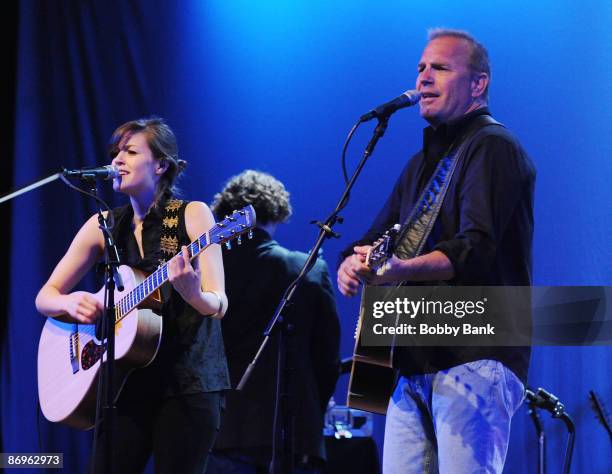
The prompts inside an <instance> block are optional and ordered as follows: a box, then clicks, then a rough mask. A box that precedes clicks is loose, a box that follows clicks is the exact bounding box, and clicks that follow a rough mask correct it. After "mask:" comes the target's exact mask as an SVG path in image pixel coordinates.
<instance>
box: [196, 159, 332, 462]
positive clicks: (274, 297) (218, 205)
mask: <svg viewBox="0 0 612 474" xmlns="http://www.w3.org/2000/svg"><path fill="white" fill-rule="evenodd" d="M248 204H251V205H252V206H253V207H254V208H255V212H256V214H257V228H256V229H255V230H254V235H253V239H251V240H247V239H243V240H242V245H241V246H234V248H233V249H232V250H229V251H226V250H224V254H223V262H224V265H225V272H226V273H225V275H226V292H227V295H228V299H229V300H230V302H231V304H230V307H229V309H228V312H227V314H226V317H225V318H224V319H223V321H222V327H223V339H224V342H225V347H226V353H227V358H228V363H229V369H230V378H231V383H232V387H236V385H237V384H238V382H239V381H240V378H241V377H242V374H243V373H244V371H245V369H246V368H247V365H248V364H249V363H250V362H251V360H252V359H253V357H254V355H255V353H256V351H257V349H258V348H259V345H260V344H261V342H262V339H263V337H262V333H263V332H264V330H265V329H266V326H267V323H268V322H269V320H270V318H271V317H272V315H273V314H274V311H275V309H276V307H277V306H278V303H279V301H280V299H281V297H282V295H283V293H284V291H285V290H286V288H287V286H288V285H289V284H290V283H291V282H292V281H293V280H294V279H295V278H296V277H297V275H298V273H299V271H300V269H301V267H302V265H303V264H304V262H305V260H306V254H304V253H302V252H296V251H291V250H288V249H286V248H284V247H282V246H281V245H279V244H278V243H277V242H276V241H274V240H272V236H273V235H274V232H275V231H276V228H277V226H278V225H279V224H281V223H284V222H286V221H287V219H288V218H289V217H290V216H291V204H290V201H289V192H287V190H286V189H285V186H284V185H283V183H281V182H280V181H278V180H277V179H275V178H274V177H273V176H271V175H269V174H267V173H262V172H259V171H253V170H246V171H244V172H242V173H240V174H239V175H237V176H234V177H232V178H231V179H230V180H229V181H228V183H227V184H226V185H225V187H224V189H223V191H222V192H220V193H219V194H217V195H216V196H215V201H214V203H213V204H212V209H213V212H214V213H215V214H216V215H217V217H218V218H221V217H223V216H225V215H226V214H230V213H231V212H232V211H233V210H234V209H239V208H241V207H243V206H246V205H248ZM285 316H286V318H287V320H288V322H290V323H291V324H292V326H293V331H292V335H291V337H290V338H289V341H288V348H289V350H290V353H289V354H288V360H290V361H291V364H292V367H293V371H292V376H291V377H290V379H289V383H290V392H291V394H292V399H291V401H290V403H292V405H291V406H292V410H293V414H294V447H295V449H294V452H295V454H296V462H295V467H296V470H295V472H300V473H310V472H312V473H314V472H317V469H318V468H319V467H320V466H321V465H322V463H323V461H324V459H325V450H324V444H323V416H324V413H325V408H326V406H327V402H328V400H329V398H330V397H331V395H332V394H333V391H334V387H335V384H336V380H337V377H338V369H339V339H340V327H339V321H338V315H337V313H336V304H335V301H334V296H333V288H332V282H331V279H330V277H329V272H328V269H327V265H326V263H325V262H324V261H323V259H321V258H319V259H318V260H317V262H316V264H315V266H314V268H313V269H312V270H311V271H310V272H309V273H308V275H307V277H306V280H305V281H304V282H303V284H302V286H301V287H300V288H299V289H298V290H297V291H296V293H295V296H294V299H293V304H292V305H291V307H290V308H288V309H287V310H286V312H285ZM276 349H277V343H276V339H273V340H272V341H271V344H268V346H267V348H266V350H265V351H264V353H263V355H262V357H261V358H260V360H259V363H258V365H257V367H256V368H255V370H254V371H253V373H252V375H251V378H250V379H249V382H248V383H247V384H246V386H245V388H244V390H242V391H240V392H237V391H231V392H229V393H228V397H227V407H226V411H225V414H224V417H223V420H222V423H221V429H220V432H219V436H218V438H217V443H216V445H215V450H214V456H212V459H211V461H210V464H209V466H208V471H207V472H208V473H213V474H214V473H226V472H240V473H242V472H244V473H247V472H248V473H260V472H268V466H269V463H270V461H271V444H272V431H273V427H272V425H273V418H274V394H275V389H276V352H277V351H276Z"/></svg>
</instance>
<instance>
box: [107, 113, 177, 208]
mask: <svg viewBox="0 0 612 474" xmlns="http://www.w3.org/2000/svg"><path fill="white" fill-rule="evenodd" d="M139 132H142V133H144V134H145V136H146V139H147V144H148V145H149V148H150V149H151V152H152V153H153V157H154V158H155V159H156V160H158V161H161V162H166V163H167V164H168V169H167V170H166V172H165V173H164V174H163V175H162V176H161V178H160V179H159V182H158V183H157V189H156V190H155V205H156V206H157V205H158V204H160V203H161V202H163V201H165V200H167V199H170V198H172V197H175V196H176V195H177V194H179V189H178V188H177V187H176V182H177V180H178V178H179V176H180V175H181V173H182V172H183V170H184V169H185V167H186V166H187V162H186V161H185V160H181V159H179V157H178V145H177V143H176V137H175V135H174V132H173V131H172V129H171V128H170V127H169V126H168V125H167V124H166V122H164V119H162V118H160V117H149V118H142V119H138V120H132V121H130V122H126V123H124V124H123V125H120V126H119V127H117V129H116V130H115V131H114V132H113V135H112V136H111V138H110V141H109V144H108V154H109V155H110V157H111V159H112V158H114V157H115V156H117V154H118V153H119V147H120V146H121V145H122V144H123V143H124V142H125V141H126V140H129V137H130V136H131V135H133V134H134V133H139Z"/></svg>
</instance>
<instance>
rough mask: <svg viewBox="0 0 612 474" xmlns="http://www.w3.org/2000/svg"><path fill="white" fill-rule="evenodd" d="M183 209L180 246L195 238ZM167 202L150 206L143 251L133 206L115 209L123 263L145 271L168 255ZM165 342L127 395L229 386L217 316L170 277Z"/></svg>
mask: <svg viewBox="0 0 612 474" xmlns="http://www.w3.org/2000/svg"><path fill="white" fill-rule="evenodd" d="M187 204H188V202H182V204H181V206H180V208H179V211H178V218H179V222H178V226H177V228H176V237H177V238H178V245H179V249H180V246H182V245H188V244H189V243H190V238H189V236H188V235H187V229H186V227H185V208H186V206H187ZM163 209H164V205H163V204H162V205H161V206H160V209H159V210H157V209H151V210H150V211H149V213H148V214H147V215H146V217H145V219H144V222H143V226H142V248H143V253H144V258H142V257H141V256H140V252H139V250H138V244H137V242H136V238H135V237H134V230H133V224H132V221H133V215H134V214H133V209H132V206H131V205H126V206H123V207H120V208H116V209H113V214H114V216H115V227H114V229H113V236H114V237H115V241H116V243H117V247H118V249H119V257H120V259H121V264H123V265H129V266H131V267H134V268H138V269H140V270H143V271H145V272H152V271H154V270H155V269H156V268H157V267H158V266H159V264H160V260H161V259H162V258H163V253H162V251H161V250H160V237H161V233H162V219H163V212H164V211H163ZM161 291H162V296H163V299H164V305H163V308H162V317H163V331H162V342H161V346H160V349H159V352H158V354H157V356H156V357H155V360H154V361H153V363H151V364H150V365H149V366H148V367H145V368H143V369H138V370H136V371H135V372H134V373H133V374H132V375H130V377H129V378H128V382H127V384H126V387H125V389H124V394H123V395H122V398H131V397H142V396H144V395H145V394H146V395H147V396H148V397H149V396H151V395H156V396H172V395H177V394H187V393H197V392H213V391H218V390H224V389H227V388H229V386H230V384H229V375H228V370H227V362H226V359H225V350H224V347H223V338H222V335H221V324H220V321H219V320H218V319H212V318H209V317H206V316H202V315H200V314H199V313H198V312H197V311H196V310H195V309H194V308H192V307H191V306H190V305H189V304H187V303H186V302H185V301H184V300H183V298H181V296H180V295H179V294H178V293H177V292H176V291H175V290H174V289H173V288H172V286H171V285H170V283H169V282H167V283H165V284H164V285H163V286H162V287H161Z"/></svg>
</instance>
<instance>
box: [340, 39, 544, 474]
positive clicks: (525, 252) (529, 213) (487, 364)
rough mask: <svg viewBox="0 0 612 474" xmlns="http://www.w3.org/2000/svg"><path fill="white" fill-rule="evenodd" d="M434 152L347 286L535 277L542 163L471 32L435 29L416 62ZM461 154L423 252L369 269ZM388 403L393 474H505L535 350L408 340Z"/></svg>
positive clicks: (399, 186)
mask: <svg viewBox="0 0 612 474" xmlns="http://www.w3.org/2000/svg"><path fill="white" fill-rule="evenodd" d="M417 73H418V75H417V80H416V87H417V90H418V91H419V92H420V93H421V94H422V96H421V97H422V98H421V101H420V103H419V106H420V114H421V116H422V117H423V118H424V119H425V120H426V121H427V122H428V123H429V126H428V127H427V128H425V130H424V134H423V148H422V150H421V151H419V152H418V153H417V154H416V155H414V156H413V157H412V159H410V160H409V161H408V163H407V165H406V167H405V168H404V170H403V171H402V174H401V175H400V177H399V179H398V180H397V182H396V184H395V186H394V188H393V190H392V192H391V194H390V196H389V198H388V200H387V201H386V203H385V205H384V207H383V208H382V210H381V211H380V212H379V214H378V216H377V217H376V219H375V220H374V223H373V225H372V227H371V228H370V230H369V231H368V232H367V234H366V235H365V236H364V238H363V239H362V240H360V241H358V242H356V243H355V244H354V245H353V246H351V247H349V248H348V249H347V250H346V251H345V252H344V253H343V256H344V257H345V258H344V260H343V262H342V264H341V265H340V267H339V269H338V288H339V290H340V292H341V293H342V294H343V295H345V296H353V295H355V294H357V292H358V291H359V287H360V284H361V283H362V282H365V283H368V284H381V283H390V282H409V284H428V285H436V284H450V285H483V286H497V285H513V286H528V285H530V284H531V247H532V235H533V193H534V182H535V170H534V168H533V165H532V163H531V161H530V160H529V158H528V157H527V155H526V153H525V151H524V150H523V149H522V147H521V145H520V144H519V142H518V141H517V139H516V138H515V137H514V136H513V135H512V134H511V133H510V132H509V131H508V130H507V129H506V128H505V127H504V126H503V125H501V124H499V123H498V122H496V121H495V120H493V119H492V118H491V116H490V112H489V109H488V107H487V106H488V89H489V83H490V79H491V72H490V66H489V59H488V53H487V51H486V49H485V48H484V46H483V45H481V44H480V43H478V42H477V41H476V40H475V39H474V38H473V37H472V36H471V35H470V34H469V33H467V32H464V31H458V30H446V29H435V30H432V31H430V33H429V41H428V43H427V45H426V47H425V49H424V51H423V54H422V56H421V59H420V61H419V64H418V66H417ZM449 156H455V157H456V160H457V161H456V169H455V171H454V174H453V175H452V179H451V180H450V182H449V184H448V191H447V193H446V196H445V197H444V198H443V200H442V203H441V207H440V211H439V215H438V216H437V218H436V219H435V221H434V225H433V228H432V230H431V232H430V233H429V235H428V237H427V240H426V243H425V246H424V248H423V250H422V251H421V252H420V253H419V254H418V256H415V257H414V258H398V257H397V256H393V257H392V258H391V259H390V261H389V262H388V264H387V265H386V271H385V272H384V274H383V275H376V274H375V273H373V272H372V270H371V269H370V268H368V267H367V266H366V265H365V263H364V262H365V256H366V253H367V251H368V248H369V246H370V245H371V244H372V242H374V240H376V239H377V238H378V237H379V236H380V235H381V234H382V233H383V232H384V231H385V230H387V229H388V228H390V227H391V226H392V225H393V224H395V223H400V224H404V225H405V224H406V223H407V220H409V217H410V214H411V211H412V210H413V208H414V206H415V204H416V202H417V200H418V199H419V197H420V196H421V195H422V193H423V191H424V190H426V188H427V186H428V185H429V182H430V179H431V178H432V176H434V174H435V173H437V172H438V169H439V168H438V164H439V163H440V161H441V160H444V159H446V158H447V157H449ZM394 364H395V366H396V368H398V369H399V372H400V378H399V380H398V383H397V385H396V387H395V391H394V393H393V396H392V398H391V400H390V401H389V406H388V410H387V420H386V426H385V445H384V455H383V470H384V472H385V473H402V474H403V473H417V472H418V473H423V472H428V473H434V472H441V473H449V472H453V473H475V472H496V473H501V472H502V469H503V465H504V461H505V458H506V453H507V448H508V439H509V435H510V420H511V417H512V415H513V414H514V413H515V411H516V410H517V408H518V407H519V405H520V404H521V402H522V400H523V396H524V384H525V383H526V380H527V369H528V364H529V348H525V347H420V348H410V347H401V348H396V349H395V354H394Z"/></svg>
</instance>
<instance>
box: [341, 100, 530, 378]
mask: <svg viewBox="0 0 612 474" xmlns="http://www.w3.org/2000/svg"><path fill="white" fill-rule="evenodd" d="M485 114H489V111H488V109H486V108H482V109H478V110H475V111H473V112H471V113H469V114H466V115H465V116H463V117H461V118H459V119H458V120H455V121H453V122H449V123H448V124H443V125H441V126H439V127H437V128H436V129H433V128H432V127H427V128H426V129H425V130H424V133H423V149H422V150H421V151H419V152H418V153H417V154H416V155H414V156H413V157H412V158H411V159H410V160H409V162H408V163H407V165H406V167H405V168H404V170H403V171H402V173H401V175H400V177H399V178H398V180H397V182H396V184H395V186H394V188H393V190H392V191H391V194H390V196H389V198H388V199H387V201H386V203H385V205H384V206H383V208H382V209H381V211H380V212H379V214H378V216H377V217H376V219H375V220H374V223H373V224H372V226H371V227H370V229H369V230H368V232H367V233H366V235H365V236H364V238H363V239H361V240H360V241H358V242H356V243H354V244H351V246H349V247H347V249H346V250H345V251H344V252H343V253H342V256H343V257H346V256H347V255H350V254H351V253H352V248H353V246H354V245H359V244H365V243H371V242H373V241H374V240H376V239H377V238H378V237H379V236H380V235H381V234H382V233H384V231H385V230H387V229H389V228H390V227H391V226H393V225H394V224H396V223H400V224H403V223H404V222H405V221H406V219H407V218H408V216H409V214H410V212H411V210H412V208H413V207H414V205H415V203H416V201H417V200H418V198H419V196H420V194H421V192H422V191H423V188H424V186H425V184H426V183H427V181H428V179H429V177H430V176H431V175H432V173H433V171H434V169H435V167H436V165H437V163H438V162H439V160H440V159H441V158H442V157H443V156H445V155H446V154H447V153H448V152H449V151H450V149H451V148H455V147H456V146H458V145H459V142H460V141H461V138H462V137H463V134H464V133H465V132H466V130H468V128H469V127H471V126H472V125H473V124H474V119H475V118H476V117H478V116H480V115H485ZM534 184H535V169H534V167H533V164H532V163H531V161H530V159H529V157H528V156H527V154H526V153H525V151H524V150H523V148H522V147H521V145H520V143H519V142H518V141H517V139H516V138H515V137H514V136H513V135H512V134H511V133H510V132H509V131H508V130H507V129H506V128H505V127H502V126H499V125H488V126H486V128H485V129H483V130H482V131H481V132H479V135H478V138H477V139H476V140H474V141H473V142H472V143H471V145H470V146H469V147H468V148H467V150H466V153H465V156H464V159H463V160H462V161H461V162H460V163H459V164H458V168H457V170H456V171H455V175H454V176H453V179H452V181H451V183H450V185H449V188H448V192H447V195H446V198H445V200H444V202H443V203H442V207H441V209H440V214H439V216H438V218H437V220H436V222H435V224H434V226H433V229H432V231H431V233H430V235H429V237H428V240H427V243H426V245H425V248H424V250H423V253H429V252H431V251H433V250H439V251H441V252H442V253H444V254H445V255H446V256H447V257H448V259H449V260H450V261H451V263H452V265H453V269H454V272H455V276H454V278H453V279H452V280H450V281H448V282H427V284H438V283H442V284H452V285H483V286H496V285H514V286H524V285H526V286H528V285H531V266H532V262H531V260H532V257H531V247H532V238H533V196H534ZM399 349H400V350H396V364H397V366H398V367H399V368H400V369H401V370H402V373H404V374H410V373H423V372H432V371H436V370H441V369H445V368H449V367H452V366H455V365H458V364H460V363H464V362H469V361H472V360H477V359H484V358H493V359H496V360H499V361H501V362H503V363H504V364H505V365H507V366H508V367H509V368H510V369H512V370H513V371H514V372H515V373H516V374H517V375H518V376H519V377H520V378H521V379H522V380H524V381H525V380H526V378H527V366H528V359H529V349H528V348H508V347H499V348H494V347H493V348H435V349H434V348H418V349H417V350H410V348H399ZM408 352H410V354H408ZM413 352H414V353H413Z"/></svg>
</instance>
